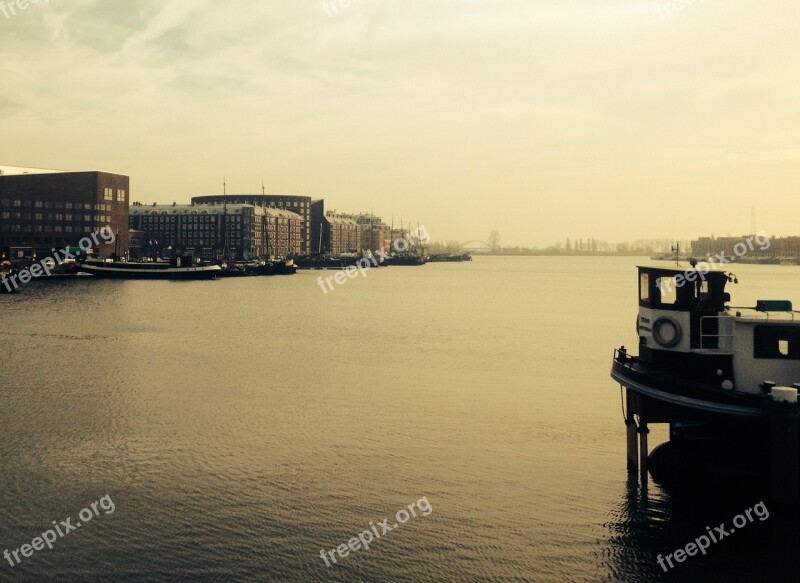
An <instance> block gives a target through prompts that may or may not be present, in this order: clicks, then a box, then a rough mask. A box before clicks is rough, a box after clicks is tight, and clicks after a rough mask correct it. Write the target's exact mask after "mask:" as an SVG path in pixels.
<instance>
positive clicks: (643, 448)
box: [638, 418, 650, 490]
mask: <svg viewBox="0 0 800 583" xmlns="http://www.w3.org/2000/svg"><path fill="white" fill-rule="evenodd" d="M638 432H639V471H640V474H641V481H642V490H646V489H647V454H648V451H647V434H648V433H650V430H649V429H648V428H647V422H646V421H644V420H643V419H641V418H640V419H639V429H638Z"/></svg>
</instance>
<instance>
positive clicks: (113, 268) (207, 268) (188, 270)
mask: <svg viewBox="0 0 800 583" xmlns="http://www.w3.org/2000/svg"><path fill="white" fill-rule="evenodd" d="M79 265H80V267H79V269H80V271H83V272H85V273H88V274H90V275H92V276H93V277H96V278H101V279H167V280H193V279H216V278H217V276H219V274H220V272H221V271H222V268H221V267H220V266H219V265H194V264H192V263H191V261H189V260H187V259H185V258H184V259H183V260H182V259H181V258H177V259H173V260H172V261H170V262H169V263H166V262H144V263H136V262H128V261H111V260H107V259H87V260H84V261H82V262H81V263H80V264H79Z"/></svg>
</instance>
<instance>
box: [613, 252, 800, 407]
mask: <svg viewBox="0 0 800 583" xmlns="http://www.w3.org/2000/svg"><path fill="white" fill-rule="evenodd" d="M638 278H639V279H638V282H639V313H638V315H637V317H636V335H637V337H638V343H639V354H638V355H633V354H630V353H629V351H628V350H627V349H626V348H625V347H624V346H622V347H621V348H618V349H616V350H615V351H614V357H613V362H612V368H611V377H612V378H613V379H614V380H615V381H617V382H618V383H619V384H620V385H621V386H622V387H623V388H624V389H626V390H627V391H628V392H629V393H632V394H634V395H637V396H638V397H639V398H640V399H643V400H644V401H646V402H647V403H649V405H650V408H651V409H653V410H657V411H669V415H668V416H669V417H670V418H675V417H676V416H677V417H681V416H683V417H686V418H700V419H703V418H705V417H704V416H707V415H714V416H716V418H720V417H723V418H744V417H750V418H757V417H763V416H764V415H765V414H766V409H767V396H768V395H769V393H770V392H771V391H772V389H773V387H775V386H777V387H779V388H780V387H792V386H793V385H794V384H795V383H798V382H800V318H798V314H799V313H800V312H797V311H795V310H793V307H792V303H791V302H790V301H788V300H759V301H757V302H756V305H755V306H748V307H732V306H730V300H731V296H730V294H729V293H728V292H726V291H725V289H726V286H727V284H729V283H731V282H734V283H738V280H737V278H736V276H735V275H733V274H731V273H726V272H722V271H710V270H709V269H708V265H707V264H702V266H701V267H698V264H697V262H694V261H693V262H692V266H691V268H689V269H686V270H681V269H680V268H679V267H674V268H669V269H667V268H662V267H642V266H640V267H638ZM798 386H800V385H798ZM657 415H660V413H657Z"/></svg>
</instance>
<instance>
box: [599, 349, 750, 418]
mask: <svg viewBox="0 0 800 583" xmlns="http://www.w3.org/2000/svg"><path fill="white" fill-rule="evenodd" d="M611 378H613V379H614V380H615V381H617V382H618V383H619V384H620V385H622V386H624V387H625V388H626V389H628V390H629V391H632V392H634V393H637V394H639V395H643V396H645V397H648V398H650V399H653V400H655V401H658V402H660V403H663V404H666V405H669V406H671V407H677V408H679V409H685V410H686V411H687V412H689V413H696V412H703V413H713V414H718V415H726V416H736V417H762V416H764V414H765V409H764V403H763V398H762V397H761V395H752V394H745V393H737V392H734V391H732V390H725V389H718V388H716V387H713V386H711V385H706V384H701V383H695V382H691V381H689V380H688V379H682V378H680V377H677V376H674V375H670V374H667V373H665V372H663V371H658V370H654V369H649V368H648V367H647V366H646V365H642V364H641V363H639V362H638V361H637V359H636V358H635V357H630V356H620V355H617V356H616V357H615V358H614V362H613V364H612V366H611Z"/></svg>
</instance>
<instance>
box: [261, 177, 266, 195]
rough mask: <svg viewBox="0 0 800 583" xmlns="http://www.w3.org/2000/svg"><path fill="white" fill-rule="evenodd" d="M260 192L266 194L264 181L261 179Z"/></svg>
mask: <svg viewBox="0 0 800 583" xmlns="http://www.w3.org/2000/svg"><path fill="white" fill-rule="evenodd" d="M261 194H264V195H265V194H267V190H266V188H265V187H264V181H263V180H262V181H261Z"/></svg>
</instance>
